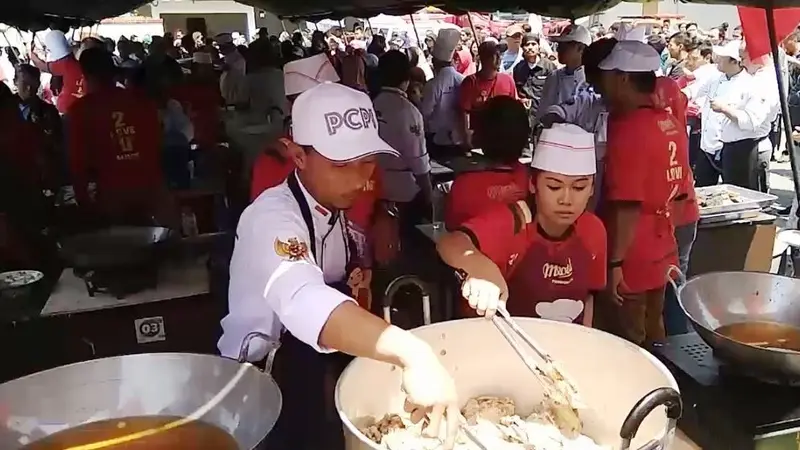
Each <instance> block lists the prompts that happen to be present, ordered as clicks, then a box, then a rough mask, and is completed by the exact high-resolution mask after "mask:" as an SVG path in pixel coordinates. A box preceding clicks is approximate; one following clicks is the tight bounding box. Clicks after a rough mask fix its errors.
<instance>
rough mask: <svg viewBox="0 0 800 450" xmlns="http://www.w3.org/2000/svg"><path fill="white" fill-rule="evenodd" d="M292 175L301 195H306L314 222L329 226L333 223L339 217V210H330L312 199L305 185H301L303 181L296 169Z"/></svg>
mask: <svg viewBox="0 0 800 450" xmlns="http://www.w3.org/2000/svg"><path fill="white" fill-rule="evenodd" d="M294 176H295V177H296V178H297V185H298V186H300V190H301V191H303V195H304V196H305V197H306V201H307V202H308V207H309V209H310V210H311V217H313V218H314V222H315V223H316V224H319V225H324V226H325V227H330V226H331V225H333V224H334V223H335V222H336V219H337V218H338V217H339V212H338V211H331V210H329V209H328V208H326V207H324V206H322V205H320V204H319V202H318V201H317V200H316V199H314V196H312V195H311V193H310V192H308V190H307V189H306V187H305V186H304V185H303V182H302V181H300V177H299V176H298V175H297V171H295V173H294Z"/></svg>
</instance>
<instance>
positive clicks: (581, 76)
mask: <svg viewBox="0 0 800 450" xmlns="http://www.w3.org/2000/svg"><path fill="white" fill-rule="evenodd" d="M553 41H554V42H562V43H564V42H579V43H581V44H584V45H587V46H588V45H590V44H591V43H592V33H591V32H590V31H589V29H588V28H586V27H584V26H581V25H575V26H572V27H570V28H569V29H568V30H567V32H566V33H564V34H562V35H561V36H557V37H555V38H553ZM585 86H586V74H585V73H584V72H583V66H581V67H578V68H577V69H575V70H574V71H571V72H570V71H568V70H567V68H566V67H562V68H560V69H558V70H556V71H555V72H553V73H552V74H550V76H549V77H547V80H545V82H544V87H543V88H542V101H541V102H540V103H539V110H538V112H537V117H539V118H541V117H542V115H544V112H545V111H546V110H547V108H549V107H550V106H552V105H558V104H561V103H564V102H566V101H568V100H569V99H571V98H572V97H574V96H575V94H576V93H577V92H578V90H579V89H581V88H583V87H585Z"/></svg>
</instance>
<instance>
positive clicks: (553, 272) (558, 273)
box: [542, 258, 573, 285]
mask: <svg viewBox="0 0 800 450" xmlns="http://www.w3.org/2000/svg"><path fill="white" fill-rule="evenodd" d="M572 275H573V270H572V259H571V258H567V264H565V265H560V264H555V263H545V265H544V266H542V276H543V277H544V279H545V280H550V282H551V283H553V284H563V285H567V284H570V283H572Z"/></svg>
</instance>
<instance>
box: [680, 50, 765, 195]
mask: <svg viewBox="0 0 800 450" xmlns="http://www.w3.org/2000/svg"><path fill="white" fill-rule="evenodd" d="M714 55H716V61H717V68H718V69H719V70H720V72H722V74H721V75H720V76H719V77H718V78H715V79H711V80H709V81H708V82H707V83H706V84H705V85H703V86H701V87H700V88H699V89H697V91H695V92H687V94H690V95H692V97H690V100H694V99H696V98H705V99H706V100H705V102H704V103H703V105H700V106H701V108H702V113H701V132H700V149H701V150H703V156H705V158H700V157H698V158H697V161H696V162H695V180H696V186H698V187H703V186H713V185H715V184H717V182H718V180H719V176H720V175H722V181H723V182H724V183H728V184H734V185H737V186H742V187H745V188H751V189H758V187H757V186H756V180H755V178H754V177H753V174H754V173H755V168H756V163H757V156H758V144H759V142H760V141H762V140H764V139H767V137H768V136H767V135H768V134H769V133H767V135H765V136H763V137H758V136H756V132H757V130H756V126H757V125H758V124H760V123H761V122H762V121H763V120H765V119H766V118H767V116H768V115H769V107H768V105H767V101H766V99H765V98H764V95H763V94H762V93H761V92H760V89H758V88H757V87H756V86H755V83H754V81H753V76H752V75H750V74H749V73H748V72H747V70H745V68H744V65H743V63H742V41H731V42H729V43H727V44H725V45H723V46H717V47H714ZM684 92H686V91H684Z"/></svg>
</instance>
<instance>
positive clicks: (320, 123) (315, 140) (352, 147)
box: [292, 82, 400, 162]
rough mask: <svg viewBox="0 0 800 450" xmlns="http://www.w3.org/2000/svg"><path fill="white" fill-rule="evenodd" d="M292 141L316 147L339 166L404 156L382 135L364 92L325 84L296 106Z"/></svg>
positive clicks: (308, 94) (304, 93)
mask: <svg viewBox="0 0 800 450" xmlns="http://www.w3.org/2000/svg"><path fill="white" fill-rule="evenodd" d="M292 117H293V118H294V120H293V121H292V140H294V142H295V143H297V144H298V145H307V146H312V147H314V150H316V151H317V152H318V153H319V154H320V155H322V156H324V157H325V158H327V159H329V160H331V161H336V162H347V161H354V160H357V159H360V158H363V157H365V156H370V155H375V154H378V153H389V154H391V155H394V156H398V157H399V156H400V153H398V152H397V150H395V149H393V148H392V147H391V146H390V145H389V144H387V143H386V142H385V141H384V140H383V139H381V137H380V135H379V134H378V116H377V115H376V114H375V109H374V108H373V107H372V100H370V98H369V96H368V95H367V94H365V93H363V92H360V91H357V90H355V89H351V88H349V87H347V86H344V85H341V84H337V83H330V82H326V83H322V84H318V85H317V86H314V87H312V88H311V89H308V90H307V91H305V92H303V93H302V94H300V96H298V97H297V99H296V100H295V101H294V104H293V105H292Z"/></svg>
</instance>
